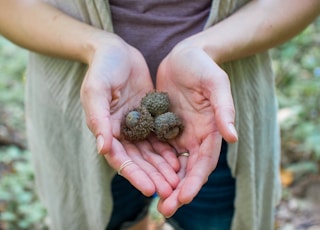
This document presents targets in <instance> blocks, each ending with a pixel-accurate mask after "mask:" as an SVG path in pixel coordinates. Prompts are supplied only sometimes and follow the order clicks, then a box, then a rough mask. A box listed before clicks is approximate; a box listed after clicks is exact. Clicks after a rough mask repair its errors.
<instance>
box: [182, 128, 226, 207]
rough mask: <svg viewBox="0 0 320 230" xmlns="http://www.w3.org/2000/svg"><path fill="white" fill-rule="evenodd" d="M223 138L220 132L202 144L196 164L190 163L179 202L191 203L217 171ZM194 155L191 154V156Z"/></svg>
mask: <svg viewBox="0 0 320 230" xmlns="http://www.w3.org/2000/svg"><path fill="white" fill-rule="evenodd" d="M221 142H222V138H221V136H220V134H219V133H218V132H215V133H211V134H210V135H209V136H208V137H207V138H206V139H205V140H204V141H203V142H202V144H201V146H200V149H199V153H198V156H197V158H196V159H195V161H194V162H191V163H190V162H188V164H189V165H188V172H187V175H186V177H185V181H184V183H183V185H182V187H181V191H180V193H179V197H178V199H179V201H180V202H181V203H183V204H188V203H190V202H191V201H192V200H193V198H194V197H195V196H196V195H197V194H198V192H199V191H200V189H201V187H202V186H203V185H204V184H205V183H206V182H207V180H208V177H209V175H210V174H211V173H212V171H213V170H214V169H215V167H216V165H217V162H218V159H219V153H220V148H221ZM192 154H195V153H192V152H191V156H192Z"/></svg>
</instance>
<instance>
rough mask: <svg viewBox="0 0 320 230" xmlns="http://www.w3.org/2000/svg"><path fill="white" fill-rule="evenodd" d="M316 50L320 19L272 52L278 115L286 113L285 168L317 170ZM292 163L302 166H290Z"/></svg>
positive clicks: (319, 60) (319, 58)
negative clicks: (278, 108)
mask: <svg viewBox="0 0 320 230" xmlns="http://www.w3.org/2000/svg"><path fill="white" fill-rule="evenodd" d="M319 47H320V18H319V19H317V20H316V21H315V22H314V23H313V24H312V25H310V26H309V27H308V28H306V29H305V30H304V31H303V32H302V33H301V34H300V35H298V36H297V37H295V38H294V39H292V40H291V41H289V42H287V43H285V44H283V45H282V46H280V47H278V48H277V49H274V50H273V52H272V56H273V60H274V61H273V63H274V67H275V73H276V86H277V94H278V100H279V107H280V113H281V112H286V113H287V116H286V118H285V119H283V120H282V122H281V123H280V125H281V133H282V135H281V137H282V143H283V144H282V154H283V161H282V163H283V166H284V167H291V168H299V169H301V168H305V169H306V171H309V170H311V168H312V169H314V168H317V171H319V168H318V166H317V165H318V164H317V162H320V145H319V143H320V100H319V99H320V48H319ZM310 162H312V164H309V163H310ZM293 164H301V166H298V165H296V166H294V167H293ZM305 165H309V166H310V167H304V166H305ZM298 171H299V170H298ZM300 172H301V170H300Z"/></svg>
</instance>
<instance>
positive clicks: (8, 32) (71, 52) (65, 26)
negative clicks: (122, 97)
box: [0, 0, 113, 63]
mask: <svg viewBox="0 0 320 230" xmlns="http://www.w3.org/2000/svg"><path fill="white" fill-rule="evenodd" d="M0 34H2V35H3V36H5V37H7V38H8V39H9V40H11V41H13V42H14V43H16V44H18V45H20V46H22V47H24V48H26V49H29V50H32V51H36V52H39V53H43V54H47V55H51V56H58V57H62V58H67V59H72V60H76V61H81V62H84V63H88V62H89V59H90V58H91V56H92V53H93V51H94V49H96V47H97V44H98V43H99V42H100V41H102V38H103V39H104V40H106V38H108V37H110V38H113V35H112V34H111V33H107V32H104V31H102V30H99V29H96V28H94V27H92V26H90V25H87V24H85V23H82V22H80V21H78V20H76V19H73V18H72V17H70V16H68V15H66V14H64V13H63V12H61V11H59V10H58V9H56V8H54V7H52V6H51V5H49V4H47V3H44V2H42V1H39V0H0Z"/></svg>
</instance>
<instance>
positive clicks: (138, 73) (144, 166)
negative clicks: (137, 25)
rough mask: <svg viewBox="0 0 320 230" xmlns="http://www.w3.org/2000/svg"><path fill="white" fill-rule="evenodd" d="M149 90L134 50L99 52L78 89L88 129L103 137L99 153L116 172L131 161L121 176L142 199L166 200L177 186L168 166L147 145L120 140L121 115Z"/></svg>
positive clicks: (147, 78) (146, 75)
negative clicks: (157, 198)
mask: <svg viewBox="0 0 320 230" xmlns="http://www.w3.org/2000/svg"><path fill="white" fill-rule="evenodd" d="M152 89H153V85H152V81H151V78H150V75H149V71H148V68H147V65H146V63H145V61H144V59H143V57H142V55H141V54H140V53H139V52H138V51H137V50H136V49H134V48H132V47H129V46H126V47H125V49H122V47H121V46H120V48H119V47H118V49H114V48H112V49H110V48H109V47H107V49H104V50H101V51H100V52H98V54H97V55H96V56H95V57H94V59H93V61H92V63H91V65H90V66H89V69H88V72H87V75H86V77H85V79H84V82H83V84H82V89H81V101H82V105H83V108H84V111H85V113H86V119H87V123H88V127H89V128H90V130H91V131H92V133H93V134H94V135H95V136H96V137H99V136H103V139H104V143H103V146H102V148H101V149H100V153H102V154H104V156H105V158H106V160H107V161H108V163H109V164H110V165H111V166H112V167H113V168H114V169H115V170H118V169H119V168H120V166H121V164H122V163H123V162H126V161H128V160H132V161H133V162H134V164H131V165H130V166H127V167H126V168H124V169H123V170H122V172H121V174H122V175H123V176H124V177H125V178H127V179H128V180H129V181H130V182H131V183H132V184H133V185H134V186H135V187H136V188H138V189H139V190H140V191H141V192H142V193H144V194H145V195H152V194H153V193H154V192H156V191H157V192H158V193H159V194H160V195H161V196H162V197H167V196H168V195H170V193H171V192H172V187H175V186H176V184H177V183H178V177H177V175H176V173H175V171H174V169H173V168H172V167H171V165H170V164H169V163H170V162H167V161H166V159H164V158H163V157H162V156H161V155H158V154H154V153H155V151H154V149H153V148H152V145H151V144H150V143H149V142H148V141H143V142H140V143H135V144H133V143H130V142H128V141H125V140H121V139H120V123H121V120H122V119H123V115H124V114H125V113H126V112H127V111H128V110H129V109H132V108H133V107H135V106H137V105H138V104H139V102H140V100H141V98H142V97H143V96H145V94H146V93H147V92H149V91H151V90H152ZM166 151H170V150H168V149H167V150H166ZM146 158H148V160H146ZM157 165H164V166H165V167H163V168H158V167H157Z"/></svg>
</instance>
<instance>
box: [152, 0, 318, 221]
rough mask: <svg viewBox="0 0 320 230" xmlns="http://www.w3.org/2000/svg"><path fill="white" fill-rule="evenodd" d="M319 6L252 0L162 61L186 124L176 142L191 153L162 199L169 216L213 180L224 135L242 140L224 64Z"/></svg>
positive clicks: (279, 37)
mask: <svg viewBox="0 0 320 230" xmlns="http://www.w3.org/2000/svg"><path fill="white" fill-rule="evenodd" d="M319 11H320V1H319V0H305V1H301V0H256V1H250V2H249V3H248V4H246V5H245V6H243V7H242V8H241V9H239V10H238V11H237V12H235V13H234V14H233V15H231V16H230V17H228V18H226V19H224V20H222V21H221V22H219V23H217V24H216V25H213V26H212V27H210V28H209V29H207V30H205V31H203V32H200V33H198V34H196V35H194V36H191V37H190V38H187V39H185V40H183V41H182V42H180V43H179V44H178V45H177V46H176V47H175V48H174V49H173V50H172V51H171V52H170V53H169V54H168V56H167V57H166V58H165V59H164V60H163V61H162V63H161V65H160V67H159V69H158V74H157V89H158V90H162V91H167V92H168V93H169V96H170V98H171V104H172V108H173V109H174V110H175V112H176V113H177V114H178V115H180V116H181V118H182V119H183V120H184V121H185V122H184V123H185V124H186V125H185V129H184V132H183V134H182V135H181V136H180V137H179V138H178V139H177V140H176V141H175V143H173V146H175V147H176V149H178V152H185V150H189V152H190V156H189V157H188V158H187V159H185V158H184V159H180V161H181V165H182V167H184V168H182V169H181V170H180V171H181V172H182V173H181V174H179V175H181V181H180V183H179V185H178V186H177V189H176V190H175V191H174V192H173V193H172V195H171V196H169V197H168V198H167V199H161V200H160V202H159V205H158V208H159V210H160V212H162V213H163V214H164V215H165V216H171V215H173V214H174V213H175V211H176V210H177V209H178V208H179V207H180V206H181V205H183V204H187V203H189V202H191V201H192V199H193V198H194V197H195V196H196V194H197V193H198V192H199V190H200V189H201V187H202V185H203V184H204V183H205V182H206V181H207V178H208V176H209V175H210V173H211V172H212V171H213V170H214V169H215V167H216V165H217V162H218V158H219V154H220V147H221V138H222V137H223V138H224V139H225V140H226V141H228V142H235V141H237V134H236V131H235V129H234V125H233V124H234V119H235V110H234V104H233V98H232V94H231V89H230V82H229V77H228V75H227V74H226V73H225V72H224V71H223V70H222V69H221V68H220V66H219V64H221V63H224V62H227V61H232V60H236V59H240V58H244V57H247V56H249V55H252V54H256V53H259V52H262V51H265V50H267V49H269V48H271V47H274V46H276V45H278V44H280V43H282V42H284V41H286V40H288V39H289V38H291V37H293V36H294V35H295V34H297V33H298V32H300V31H301V30H302V29H303V28H305V27H306V26H307V25H308V24H309V23H310V22H311V21H312V20H313V19H315V17H316V16H317V15H318V14H319ZM180 158H182V157H180ZM182 160H184V162H182ZM185 161H187V163H186V162H185Z"/></svg>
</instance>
